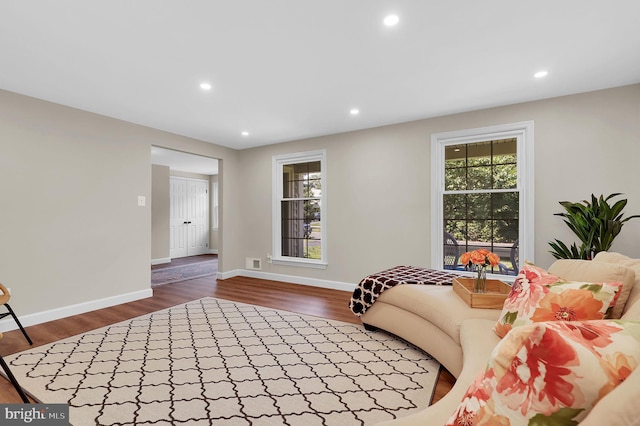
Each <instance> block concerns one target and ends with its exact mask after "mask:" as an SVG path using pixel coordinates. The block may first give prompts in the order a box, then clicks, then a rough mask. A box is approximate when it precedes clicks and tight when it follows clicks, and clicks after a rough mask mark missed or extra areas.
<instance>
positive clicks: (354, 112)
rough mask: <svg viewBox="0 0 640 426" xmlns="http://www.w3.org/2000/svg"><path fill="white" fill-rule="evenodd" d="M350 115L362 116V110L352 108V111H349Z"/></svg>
mask: <svg viewBox="0 0 640 426" xmlns="http://www.w3.org/2000/svg"><path fill="white" fill-rule="evenodd" d="M349 114H351V115H358V114H360V110H359V109H358V108H351V110H350V111H349Z"/></svg>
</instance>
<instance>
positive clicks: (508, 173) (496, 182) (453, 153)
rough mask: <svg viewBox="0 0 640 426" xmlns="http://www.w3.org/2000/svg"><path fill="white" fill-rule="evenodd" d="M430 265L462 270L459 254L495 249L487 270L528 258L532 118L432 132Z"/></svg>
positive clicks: (512, 270) (504, 269)
mask: <svg viewBox="0 0 640 426" xmlns="http://www.w3.org/2000/svg"><path fill="white" fill-rule="evenodd" d="M431 142H432V151H431V162H432V233H431V235H432V243H431V246H432V247H431V253H432V256H431V264H432V267H433V268H436V269H442V268H444V269H453V270H464V265H461V264H460V263H459V261H458V257H459V255H460V254H462V253H464V252H466V251H471V250H476V249H479V248H485V249H488V250H490V251H493V252H494V253H496V254H498V255H499V256H500V259H501V263H500V265H499V266H497V267H495V268H493V269H492V270H490V271H489V272H490V273H494V274H500V275H516V274H517V272H518V269H519V268H520V266H522V265H521V263H520V259H527V260H530V261H533V254H534V246H533V223H534V221H533V122H524V123H514V124H508V125H502V126H494V127H488V128H482V129H471V130H463V131H459V132H447V133H438V134H434V135H432V137H431Z"/></svg>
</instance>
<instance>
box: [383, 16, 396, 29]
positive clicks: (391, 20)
mask: <svg viewBox="0 0 640 426" xmlns="http://www.w3.org/2000/svg"><path fill="white" fill-rule="evenodd" d="M399 21H400V18H399V17H398V15H387V16H385V17H384V21H382V22H384V24H385V25H386V26H387V27H393V26H394V25H396V24H397V23H398V22H399Z"/></svg>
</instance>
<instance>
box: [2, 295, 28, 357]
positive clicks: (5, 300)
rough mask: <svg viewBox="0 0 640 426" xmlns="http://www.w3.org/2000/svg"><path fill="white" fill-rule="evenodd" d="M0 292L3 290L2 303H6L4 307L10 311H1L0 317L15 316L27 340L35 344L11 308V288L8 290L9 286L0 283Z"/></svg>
mask: <svg viewBox="0 0 640 426" xmlns="http://www.w3.org/2000/svg"><path fill="white" fill-rule="evenodd" d="M0 292H2V294H0V305H4V307H5V308H7V310H8V311H9V312H4V313H1V314H0V319H2V318H4V317H6V316H9V315H11V316H12V317H13V319H14V320H15V322H16V324H18V327H20V331H22V334H24V337H25V338H26V339H27V342H29V344H30V345H33V342H32V341H31V338H30V337H29V335H28V334H27V332H26V330H25V329H24V327H23V326H22V324H21V323H20V320H19V319H18V317H17V316H16V314H15V312H13V309H11V306H9V299H11V294H10V293H9V290H7V288H6V287H5V286H3V285H2V284H0Z"/></svg>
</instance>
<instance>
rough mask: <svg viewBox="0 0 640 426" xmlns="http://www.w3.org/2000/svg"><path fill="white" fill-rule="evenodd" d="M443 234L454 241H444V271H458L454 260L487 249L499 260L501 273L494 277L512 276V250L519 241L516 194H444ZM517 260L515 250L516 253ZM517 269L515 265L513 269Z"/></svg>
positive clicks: (496, 270) (499, 271) (497, 271)
mask: <svg viewBox="0 0 640 426" xmlns="http://www.w3.org/2000/svg"><path fill="white" fill-rule="evenodd" d="M443 206H444V233H445V240H446V237H447V234H449V235H450V236H451V237H453V239H454V241H453V242H447V241H445V243H444V247H443V250H444V251H443V256H444V258H443V263H444V265H445V268H447V269H461V268H463V265H459V264H455V265H452V262H453V261H454V260H453V259H455V258H456V256H459V255H460V254H462V253H464V252H466V251H472V250H477V249H479V248H486V249H487V250H490V251H493V252H494V253H496V254H497V255H498V256H500V258H501V259H503V261H502V262H501V263H503V265H502V269H500V268H495V269H494V270H493V271H492V272H493V273H503V274H507V273H508V274H512V275H513V270H512V265H513V264H516V263H517V262H516V261H512V260H511V254H512V253H511V252H512V250H511V249H512V247H513V245H514V244H516V241H517V240H518V232H519V204H518V193H517V192H513V193H510V192H509V193H493V194H491V193H482V194H445V195H444V196H443ZM515 255H516V258H517V249H516V250H515ZM516 268H517V265H516Z"/></svg>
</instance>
